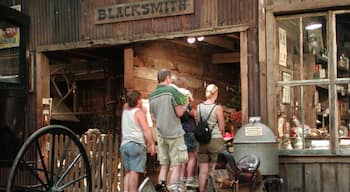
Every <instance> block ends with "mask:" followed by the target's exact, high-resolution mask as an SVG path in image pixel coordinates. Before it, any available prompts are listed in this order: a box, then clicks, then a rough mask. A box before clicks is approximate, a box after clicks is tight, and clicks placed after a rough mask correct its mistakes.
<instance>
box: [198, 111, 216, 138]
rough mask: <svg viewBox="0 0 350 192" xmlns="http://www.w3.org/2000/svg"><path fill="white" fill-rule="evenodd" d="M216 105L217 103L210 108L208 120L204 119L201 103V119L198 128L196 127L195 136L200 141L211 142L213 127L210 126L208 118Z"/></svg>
mask: <svg viewBox="0 0 350 192" xmlns="http://www.w3.org/2000/svg"><path fill="white" fill-rule="evenodd" d="M215 106H216V105H214V107H213V108H212V109H211V110H210V113H209V115H208V117H207V119H206V120H203V119H202V116H201V110H200V105H199V107H198V112H199V121H198V123H197V126H196V128H195V129H194V137H195V138H196V140H197V141H198V143H201V144H208V143H209V142H210V139H211V132H212V129H210V128H209V125H208V119H209V117H210V115H211V113H212V112H213V110H214V108H215Z"/></svg>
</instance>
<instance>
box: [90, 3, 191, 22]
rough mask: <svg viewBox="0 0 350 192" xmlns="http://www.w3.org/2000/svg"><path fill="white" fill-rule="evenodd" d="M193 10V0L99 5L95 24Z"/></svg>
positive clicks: (181, 13) (186, 12)
mask: <svg viewBox="0 0 350 192" xmlns="http://www.w3.org/2000/svg"><path fill="white" fill-rule="evenodd" d="M193 12H194V0H155V1H143V2H135V3H128V4H118V5H112V6H106V7H99V8H97V9H96V10H95V24H102V23H113V22H121V21H132V20H140V19H149V18H156V17H166V16H174V15H185V14H191V13H193Z"/></svg>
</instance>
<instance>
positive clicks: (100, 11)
mask: <svg viewBox="0 0 350 192" xmlns="http://www.w3.org/2000/svg"><path fill="white" fill-rule="evenodd" d="M1 4H4V5H7V6H14V5H20V9H21V12H23V13H25V14H27V15H29V17H30V33H29V46H28V54H27V56H28V57H27V58H28V69H29V72H30V76H29V82H28V83H29V95H28V102H27V103H28V105H27V108H28V109H27V113H26V126H25V130H26V134H27V135H29V134H30V133H32V132H33V131H34V130H36V129H39V128H40V127H42V126H43V125H45V124H47V123H57V122H58V123H61V124H66V125H69V126H70V127H72V129H73V130H75V131H76V132H77V133H82V132H84V131H86V130H87V129H89V128H98V129H100V130H101V131H102V132H110V133H113V134H118V133H119V131H120V126H119V124H120V112H121V106H122V104H123V102H124V96H125V92H126V91H127V90H131V89H136V90H139V91H141V92H142V94H143V97H144V98H145V99H147V97H148V94H149V93H150V92H151V91H152V90H153V89H154V88H155V87H156V84H157V81H156V72H157V71H158V70H159V69H161V68H169V69H171V70H172V71H173V73H174V78H175V79H174V80H175V81H179V82H181V83H182V84H183V85H184V86H186V87H188V88H189V89H190V90H191V91H192V92H193V93H194V97H195V98H196V103H198V102H200V101H201V100H203V99H204V90H205V86H206V85H207V84H209V83H215V84H217V85H218V86H219V89H220V94H219V102H220V103H221V104H223V105H224V106H226V107H228V108H231V109H235V110H237V111H242V114H243V121H244V122H247V118H248V116H250V115H258V114H260V96H259V95H260V93H259V91H257V90H259V87H260V86H259V66H258V60H257V58H258V57H257V49H258V44H257V34H258V33H257V32H258V30H257V13H258V12H257V7H258V6H257V2H256V1H252V0H248V1H240V0H235V1H232V0H220V1H211V0H173V1H167V0H164V1H163V0H160V1H159V0H154V1H152V0H151V1H139V0H120V1H119V0H117V1H115V0H113V1H93V0H89V1H78V0H69V1H61V0H59V1H56V0H55V1H45V0H42V1H6V0H4V1H1ZM191 39H192V40H194V41H195V42H192V43H189V41H191ZM249 95H254V96H251V97H249ZM51 98H52V100H50V99H51ZM50 106H51V107H52V108H50ZM48 109H52V110H48ZM2 175H6V172H5V173H2Z"/></svg>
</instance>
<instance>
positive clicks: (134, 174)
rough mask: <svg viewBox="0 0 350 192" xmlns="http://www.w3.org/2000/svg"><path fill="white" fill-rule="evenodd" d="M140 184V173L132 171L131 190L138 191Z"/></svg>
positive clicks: (130, 178)
mask: <svg viewBox="0 0 350 192" xmlns="http://www.w3.org/2000/svg"><path fill="white" fill-rule="evenodd" d="M138 185H139V174H138V173H137V172H135V171H130V175H129V192H137V187H138Z"/></svg>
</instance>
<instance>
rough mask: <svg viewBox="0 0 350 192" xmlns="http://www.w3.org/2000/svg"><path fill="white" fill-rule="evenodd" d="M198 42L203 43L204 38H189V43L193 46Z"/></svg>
mask: <svg viewBox="0 0 350 192" xmlns="http://www.w3.org/2000/svg"><path fill="white" fill-rule="evenodd" d="M196 40H197V41H203V40H204V36H199V37H187V43H190V44H193V43H195V42H196Z"/></svg>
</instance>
